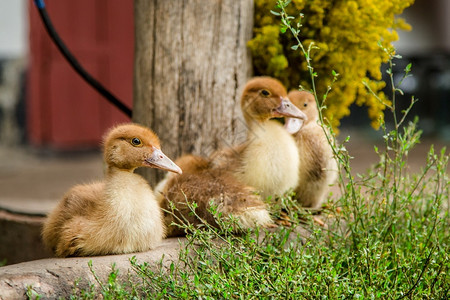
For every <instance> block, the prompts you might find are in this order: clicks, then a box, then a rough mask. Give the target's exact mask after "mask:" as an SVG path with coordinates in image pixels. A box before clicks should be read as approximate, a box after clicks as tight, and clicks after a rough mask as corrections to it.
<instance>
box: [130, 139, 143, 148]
mask: <svg viewBox="0 0 450 300" xmlns="http://www.w3.org/2000/svg"><path fill="white" fill-rule="evenodd" d="M131 145H133V146H141V145H142V142H141V140H140V139H138V138H132V139H131Z"/></svg>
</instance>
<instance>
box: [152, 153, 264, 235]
mask: <svg viewBox="0 0 450 300" xmlns="http://www.w3.org/2000/svg"><path fill="white" fill-rule="evenodd" d="M175 163H176V164H177V165H179V166H180V167H181V169H182V170H183V174H182V175H179V176H176V175H175V176H172V175H169V174H168V176H166V178H165V179H164V180H163V181H162V182H161V183H160V184H158V187H157V188H156V190H157V191H159V193H160V194H159V196H158V200H159V203H160V205H161V207H162V208H163V210H164V211H165V212H164V223H165V225H166V226H167V236H169V237H171V236H181V235H184V234H185V231H184V229H183V228H180V227H179V226H176V225H172V223H175V224H180V223H181V221H183V222H186V221H187V222H189V223H190V224H193V225H196V226H197V225H199V224H202V222H207V223H208V224H209V225H211V226H215V227H217V222H216V219H215V216H214V215H213V214H212V213H211V205H213V206H214V207H216V209H217V213H220V214H221V215H222V216H223V217H231V216H232V217H234V218H236V220H237V222H238V224H239V227H240V228H241V229H245V228H254V227H256V226H261V227H266V226H270V225H271V224H272V219H271V218H270V214H269V212H268V210H267V208H266V204H265V203H264V202H263V201H262V200H261V198H260V196H259V195H257V193H256V191H255V190H254V189H253V188H251V187H249V186H246V185H244V184H242V183H240V182H239V181H237V180H236V179H235V178H234V177H233V176H232V175H231V174H230V173H229V172H223V170H220V169H214V168H212V167H211V162H210V160H209V159H207V158H203V157H200V156H194V155H185V156H182V157H180V158H179V159H177V160H176V161H175ZM188 203H195V206H196V209H195V214H196V215H197V216H195V215H194V214H193V213H192V211H191V208H190V207H189V206H188ZM172 206H174V208H175V209H174V210H173V212H171V210H172ZM191 207H192V206H191Z"/></svg>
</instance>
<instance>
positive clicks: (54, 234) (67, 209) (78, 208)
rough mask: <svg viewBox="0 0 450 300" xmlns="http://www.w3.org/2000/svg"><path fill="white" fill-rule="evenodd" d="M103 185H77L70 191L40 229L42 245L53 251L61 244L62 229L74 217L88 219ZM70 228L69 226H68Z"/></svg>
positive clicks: (101, 195) (98, 183)
mask: <svg viewBox="0 0 450 300" xmlns="http://www.w3.org/2000/svg"><path fill="white" fill-rule="evenodd" d="M103 190H104V184H103V183H101V182H97V183H92V184H89V185H77V186H74V187H73V188H72V189H70V190H69V191H68V192H67V193H66V195H65V196H64V198H63V199H62V200H61V201H60V202H59V203H58V204H57V206H56V207H55V209H54V210H53V211H52V212H50V214H49V215H48V216H47V219H46V221H45V223H44V226H43V229H42V238H43V240H44V243H45V244H46V245H47V246H48V247H49V248H51V249H52V250H53V251H55V250H56V248H58V245H59V244H60V243H62V242H63V241H62V240H61V239H62V238H63V236H65V234H64V231H65V229H64V228H68V226H67V224H69V223H70V222H71V220H72V219H73V218H74V217H78V218H81V219H83V218H88V216H89V215H90V214H91V213H92V212H93V211H95V208H96V206H97V205H98V202H99V201H98V200H99V199H101V197H103ZM69 227H70V226H69Z"/></svg>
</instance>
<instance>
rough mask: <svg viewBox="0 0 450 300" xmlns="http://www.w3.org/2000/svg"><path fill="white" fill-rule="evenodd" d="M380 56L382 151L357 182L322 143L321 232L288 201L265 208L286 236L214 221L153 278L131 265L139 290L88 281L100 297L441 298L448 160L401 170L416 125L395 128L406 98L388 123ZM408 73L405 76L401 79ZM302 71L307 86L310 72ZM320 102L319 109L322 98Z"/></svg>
mask: <svg viewBox="0 0 450 300" xmlns="http://www.w3.org/2000/svg"><path fill="white" fill-rule="evenodd" d="M287 2H288V1H287ZM285 4H286V3H285V1H279V5H278V9H279V12H277V13H279V15H280V17H281V19H282V26H283V27H284V31H287V32H291V33H292V34H294V36H296V37H297V36H298V35H299V34H300V31H299V30H298V31H297V30H294V29H293V28H292V27H291V21H292V20H293V18H292V17H290V16H287V15H286V13H285V11H284V7H285V6H284V5H285ZM297 40H298V42H299V46H298V47H296V49H299V50H300V51H302V53H303V54H304V56H305V58H306V61H307V63H308V65H310V63H311V60H310V59H309V58H310V56H309V49H308V50H305V49H304V48H303V45H302V44H301V42H300V40H299V39H297ZM384 50H385V51H386V52H387V53H388V54H389V55H390V57H391V60H390V69H389V70H388V74H389V72H390V78H391V86H392V99H391V103H390V104H389V103H385V104H386V105H387V108H388V110H389V111H391V113H392V114H393V115H394V124H393V125H392V126H391V127H392V128H387V127H388V126H386V125H385V124H384V123H383V122H382V120H381V123H382V127H381V130H382V131H383V134H384V137H383V139H384V146H383V147H382V148H376V147H375V148H374V151H376V152H377V153H378V155H379V162H378V163H377V164H376V165H375V166H373V167H372V168H371V169H370V170H369V171H368V172H367V173H365V174H358V175H357V176H354V174H353V173H352V169H351V157H350V156H349V155H348V152H347V151H346V148H345V143H344V144H342V145H336V144H334V142H333V139H332V138H331V136H330V139H329V141H330V143H331V144H332V145H333V149H334V152H335V156H336V158H337V160H338V162H339V168H340V178H339V182H338V184H339V186H340V190H341V193H340V195H335V196H334V198H332V199H330V203H329V204H328V207H327V208H326V209H324V210H323V211H322V215H323V216H326V215H329V216H330V218H329V219H328V221H327V225H328V226H327V227H323V226H319V225H317V224H316V223H315V222H314V221H313V216H312V215H311V213H309V212H308V211H306V210H304V209H301V208H298V207H297V206H296V204H295V203H294V202H293V201H292V200H291V199H290V198H289V197H286V198H284V199H282V201H281V202H280V203H279V204H278V205H277V206H274V207H273V214H274V215H278V214H279V212H280V209H283V210H285V211H287V212H288V214H289V217H290V219H291V220H292V223H293V224H294V226H292V227H289V228H284V227H280V228H278V229H277V230H273V231H270V232H269V231H267V230H263V229H256V230H254V231H252V232H250V231H247V232H242V233H241V234H239V235H235V234H232V232H233V229H235V228H236V226H237V225H236V222H235V220H223V219H220V218H219V219H218V223H219V224H220V229H214V228H211V227H209V226H208V225H207V224H205V226H204V227H203V228H202V229H196V228H194V227H193V226H191V225H189V224H186V225H185V227H186V230H187V231H188V232H189V234H188V235H187V243H186V245H185V246H184V247H183V248H182V250H181V251H180V255H179V260H178V262H176V263H172V264H171V265H170V267H169V268H165V267H164V266H163V263H162V262H161V264H160V266H159V268H158V270H157V271H155V270H154V268H151V267H150V266H149V265H148V264H147V263H143V264H139V263H137V262H136V260H134V259H132V260H131V264H132V267H133V270H134V272H135V273H136V274H137V275H138V277H139V278H140V280H139V282H138V283H136V282H134V283H133V282H131V281H126V282H122V281H120V280H118V277H117V275H118V271H117V270H113V271H112V272H111V274H110V277H109V279H108V282H101V281H100V279H97V280H98V282H99V283H100V288H101V291H100V293H101V294H103V297H104V298H105V299H129V298H149V299H154V298H155V299H157V298H182V299H183V298H195V299H222V298H226V299H228V298H233V299H254V298H258V299H259V298H263V299H266V298H277V299H278V298H281V299H403V298H406V299H448V298H449V296H450V295H449V289H450V278H449V271H450V270H449V267H450V261H449V253H450V248H449V225H450V222H449V195H450V181H449V178H448V174H447V168H448V159H449V157H448V153H446V149H442V150H440V151H437V152H436V151H435V150H434V148H433V147H431V148H430V151H429V153H428V156H427V162H426V164H425V165H424V166H423V168H422V171H421V172H419V173H417V174H409V173H408V172H407V160H408V154H409V152H410V151H411V149H413V147H414V146H415V145H416V144H417V143H418V142H419V141H420V131H419V130H418V129H417V127H416V124H417V120H416V121H415V122H410V123H406V121H405V119H406V118H405V117H406V115H407V114H408V112H409V110H410V108H411V107H412V105H413V104H414V103H415V102H416V100H415V99H414V98H413V99H411V106H410V108H409V109H407V110H406V111H404V112H402V113H401V114H399V115H397V112H396V109H395V104H396V99H395V95H396V94H397V93H401V90H400V86H398V87H395V86H394V84H393V77H392V72H391V70H392V66H393V64H394V62H393V61H394V60H395V59H396V58H398V55H395V54H394V52H393V51H392V50H388V49H384ZM410 69H411V66H408V67H407V68H406V69H405V76H404V78H406V77H407V76H409V71H410ZM310 70H311V80H312V81H313V82H314V80H315V77H316V74H315V73H314V71H313V68H312V66H311V68H310ZM337 76H338V74H335V78H336V79H337ZM312 86H313V87H314V84H313V85H312ZM312 92H313V93H314V94H315V91H314V90H313V91H312ZM369 92H370V90H369ZM315 96H316V100H318V97H317V95H316V94H315ZM322 99H324V101H326V95H324V97H322ZM318 103H319V101H318ZM319 104H321V105H322V104H323V103H322V102H320V103H319ZM320 117H321V119H322V115H320ZM322 121H323V119H322ZM348 140H349V138H347V140H346V141H347V142H348ZM219 217H220V216H219ZM296 227H301V228H304V229H307V230H308V231H309V232H310V235H309V236H306V237H305V236H303V235H301V234H299V233H298V231H297V229H296ZM97 294H98V292H97V291H95V289H94V288H93V286H92V287H91V289H90V290H89V291H81V292H80V291H76V290H74V298H76V297H80V298H84V299H94V298H95V297H96V296H97Z"/></svg>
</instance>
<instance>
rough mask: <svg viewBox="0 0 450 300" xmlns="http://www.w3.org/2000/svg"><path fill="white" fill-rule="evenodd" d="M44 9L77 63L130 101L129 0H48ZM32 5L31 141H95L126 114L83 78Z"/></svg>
mask: <svg viewBox="0 0 450 300" xmlns="http://www.w3.org/2000/svg"><path fill="white" fill-rule="evenodd" d="M45 3H46V7H47V10H48V14H49V16H50V18H51V20H52V22H53V25H54V26H55V28H56V31H57V32H58V33H59V35H60V37H61V39H62V40H63V41H64V42H65V44H66V45H67V47H68V48H69V50H70V51H71V52H72V53H73V54H74V56H75V57H76V58H77V59H78V61H79V62H80V63H81V65H82V66H83V67H84V68H85V69H86V70H87V71H88V72H89V73H90V74H92V75H93V76H94V77H95V78H96V79H97V80H98V81H100V82H101V83H102V84H103V85H104V86H105V87H106V88H107V89H109V90H110V91H111V92H112V93H113V94H114V95H115V96H116V97H118V98H119V99H121V100H122V101H124V102H125V103H126V104H127V105H128V106H129V107H131V106H132V81H133V49H134V23H133V1H131V0H129V1H123V0H95V1H92V0H77V1H70V0H46V1H45ZM29 10H30V67H29V76H28V83H27V133H28V137H29V141H30V143H31V144H33V145H36V146H45V147H51V148H56V149H62V150H69V149H79V148H84V147H92V146H97V145H99V142H100V140H101V137H102V135H103V133H104V131H105V130H106V129H107V128H109V127H110V126H112V125H113V124H116V123H120V122H125V121H129V119H128V118H127V117H126V116H125V115H124V114H123V113H122V112H120V111H119V110H118V109H117V108H115V107H114V106H113V105H112V104H110V103H109V102H107V101H106V99H104V98H103V97H102V96H101V95H100V94H98V92H97V91H95V90H94V89H93V88H92V87H91V86H89V85H88V84H87V83H85V82H84V81H83V80H82V79H81V77H79V75H78V74H76V73H75V71H73V70H72V68H71V67H70V66H69V64H68V63H67V61H66V60H65V59H64V58H63V57H62V55H61V54H60V53H59V51H58V49H57V48H56V46H55V45H54V44H53V42H52V41H51V40H50V38H49V37H48V35H47V32H46V31H45V29H44V26H43V24H42V22H41V20H40V18H39V15H38V12H37V10H36V8H35V7H34V3H33V1H30V2H29Z"/></svg>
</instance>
